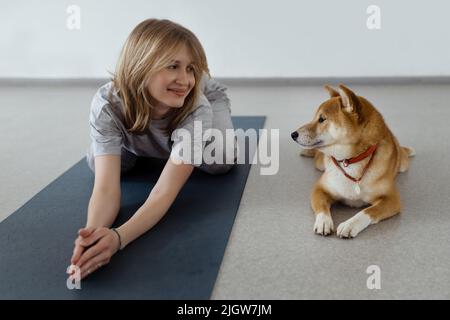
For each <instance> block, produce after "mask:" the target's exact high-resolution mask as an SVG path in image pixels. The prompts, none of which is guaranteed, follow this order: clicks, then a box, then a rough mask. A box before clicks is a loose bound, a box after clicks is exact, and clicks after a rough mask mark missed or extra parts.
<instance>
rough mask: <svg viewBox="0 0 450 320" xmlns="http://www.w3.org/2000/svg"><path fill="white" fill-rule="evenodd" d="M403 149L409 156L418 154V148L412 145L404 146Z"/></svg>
mask: <svg viewBox="0 0 450 320" xmlns="http://www.w3.org/2000/svg"><path fill="white" fill-rule="evenodd" d="M402 151H403V152H404V153H405V154H406V155H407V156H408V157H414V156H415V155H416V150H414V148H411V147H402Z"/></svg>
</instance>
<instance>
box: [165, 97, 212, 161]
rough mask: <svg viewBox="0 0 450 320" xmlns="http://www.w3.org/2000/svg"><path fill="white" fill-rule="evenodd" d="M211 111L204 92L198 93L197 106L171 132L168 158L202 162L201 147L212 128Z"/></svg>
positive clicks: (202, 147) (203, 145)
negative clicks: (170, 146) (170, 147)
mask: <svg viewBox="0 0 450 320" xmlns="http://www.w3.org/2000/svg"><path fill="white" fill-rule="evenodd" d="M212 118H213V111H212V108H211V104H210V103H209V101H208V99H206V97H205V95H204V94H201V95H200V98H199V102H198V107H197V108H196V109H195V111H194V112H192V113H191V114H190V115H189V116H188V117H187V118H186V119H185V120H184V121H182V122H181V123H180V125H179V126H178V128H177V129H175V130H174V131H173V133H172V137H171V139H172V141H173V144H172V150H171V153H170V158H171V159H173V160H178V161H182V162H184V163H189V164H192V165H194V166H196V167H198V166H199V165H201V164H202V159H203V149H204V148H205V144H206V141H208V140H209V138H210V137H209V136H208V134H210V129H211V128H212Z"/></svg>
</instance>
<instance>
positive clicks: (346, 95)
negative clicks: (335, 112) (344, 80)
mask: <svg viewBox="0 0 450 320" xmlns="http://www.w3.org/2000/svg"><path fill="white" fill-rule="evenodd" d="M338 90H339V95H340V96H341V99H342V105H343V107H344V110H345V111H347V112H348V113H352V112H357V113H359V111H360V102H359V99H358V97H357V96H356V94H355V93H354V92H353V91H352V90H350V89H349V88H347V87H346V86H344V85H343V84H340V85H339V87H338Z"/></svg>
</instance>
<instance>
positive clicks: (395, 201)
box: [291, 85, 415, 238]
mask: <svg viewBox="0 0 450 320" xmlns="http://www.w3.org/2000/svg"><path fill="white" fill-rule="evenodd" d="M325 89H327V91H328V92H329V94H330V99H328V100H327V101H325V102H324V103H322V104H321V105H320V106H319V108H318V110H317V112H316V114H315V116H314V118H313V120H312V121H311V122H309V123H307V124H305V125H304V126H302V127H300V128H299V129H298V130H296V131H294V132H292V134H291V137H292V139H294V141H296V142H297V143H298V144H299V145H300V146H301V147H302V148H303V149H304V150H303V151H302V152H301V155H304V156H309V157H314V158H315V166H316V168H317V169H319V170H321V171H324V173H323V175H322V176H321V177H320V179H319V180H318V181H317V182H316V184H315V186H314V188H313V190H312V194H311V206H312V209H313V211H314V213H315V216H316V221H315V224H314V232H316V233H318V234H321V235H328V234H330V233H331V232H332V231H333V230H334V225H333V219H332V217H331V213H330V207H331V205H332V204H333V203H334V202H337V201H340V202H343V203H345V204H347V205H350V206H353V207H360V206H364V205H370V206H369V207H367V208H365V209H363V210H362V211H360V212H358V213H357V214H356V215H355V216H353V217H352V218H350V219H348V220H346V221H344V222H343V223H341V224H340V225H339V226H338V228H337V235H338V236H339V237H341V238H352V237H356V236H357V235H358V234H359V233H360V232H361V231H362V230H364V229H365V228H367V227H368V226H369V225H371V224H375V223H378V222H379V221H381V220H383V219H387V218H389V217H391V216H393V215H395V214H397V213H399V212H400V210H401V202H400V195H399V192H398V190H397V187H396V183H395V177H396V175H397V173H398V172H404V171H406V170H407V169H408V166H409V159H408V157H410V156H413V155H415V151H414V150H413V149H412V148H408V147H401V146H400V145H399V143H398V141H397V139H396V138H395V136H394V135H393V134H392V132H391V131H390V130H389V128H388V127H387V125H386V123H385V122H384V119H383V116H382V115H381V114H380V113H379V112H378V111H377V110H376V109H375V107H374V106H373V105H372V104H371V103H370V102H369V101H367V100H366V99H365V98H363V97H360V96H357V95H356V94H355V93H353V92H352V91H351V90H350V89H348V88H347V87H345V86H343V85H339V87H338V90H335V89H333V88H332V87H330V86H328V85H327V86H325Z"/></svg>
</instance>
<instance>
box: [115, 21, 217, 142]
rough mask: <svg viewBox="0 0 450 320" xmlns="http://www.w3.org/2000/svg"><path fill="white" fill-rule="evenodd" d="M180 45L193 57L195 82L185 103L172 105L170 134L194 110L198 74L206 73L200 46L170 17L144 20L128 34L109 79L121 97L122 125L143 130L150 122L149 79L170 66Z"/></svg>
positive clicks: (169, 125) (206, 69)
mask: <svg viewBox="0 0 450 320" xmlns="http://www.w3.org/2000/svg"><path fill="white" fill-rule="evenodd" d="M183 45H185V46H186V48H187V49H188V51H189V52H190V54H191V56H192V59H193V69H194V77H195V85H194V87H193V88H192V90H191V91H190V92H189V94H188V96H187V97H186V98H185V100H184V105H183V106H182V107H181V108H175V109H174V115H173V117H172V118H171V121H170V123H169V124H168V127H167V128H166V133H167V134H169V135H170V134H171V133H172V131H173V130H175V129H176V128H177V126H178V124H179V123H180V122H181V121H183V120H184V119H185V118H186V117H187V115H188V114H189V113H190V112H192V111H193V109H194V103H195V102H196V101H197V98H198V96H199V94H200V80H201V77H202V75H203V74H204V73H206V74H208V75H209V70H208V63H207V60H206V55H205V52H204V50H203V47H202V45H201V43H200V41H199V40H198V39H197V37H196V36H195V35H194V34H193V33H192V32H191V31H189V30H188V29H186V28H184V27H183V26H181V25H179V24H177V23H174V22H172V21H170V20H158V19H147V20H144V21H142V22H141V23H139V24H138V25H137V26H136V27H135V28H134V29H133V31H132V32H131V34H130V35H129V36H128V38H127V40H126V41H125V44H124V46H123V48H122V51H121V53H120V57H119V60H118V62H117V66H116V72H115V73H114V75H113V78H112V81H113V84H114V87H115V89H116V90H117V93H118V95H119V97H120V98H121V99H122V101H123V107H124V109H123V114H124V118H125V127H126V129H127V130H128V131H129V132H131V133H137V134H142V133H143V132H144V131H145V130H146V129H147V128H148V126H149V125H150V122H151V119H152V110H153V108H154V106H153V105H152V103H151V101H153V99H152V97H151V95H150V92H149V90H148V82H149V79H150V77H151V76H153V75H154V74H155V73H157V72H158V71H160V70H162V69H164V68H166V67H167V66H169V65H170V63H171V60H172V59H173V56H174V55H175V54H176V53H177V52H178V50H179V49H180V48H181V47H182V46H183Z"/></svg>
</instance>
